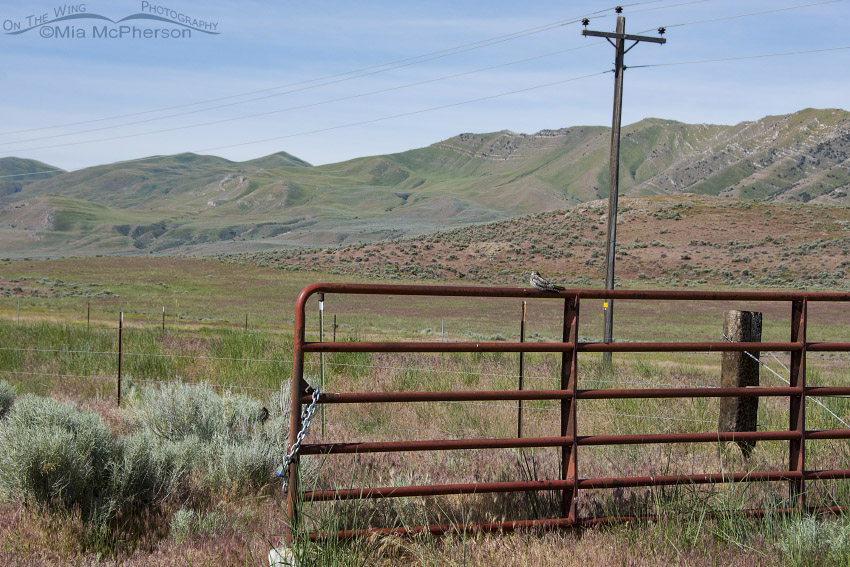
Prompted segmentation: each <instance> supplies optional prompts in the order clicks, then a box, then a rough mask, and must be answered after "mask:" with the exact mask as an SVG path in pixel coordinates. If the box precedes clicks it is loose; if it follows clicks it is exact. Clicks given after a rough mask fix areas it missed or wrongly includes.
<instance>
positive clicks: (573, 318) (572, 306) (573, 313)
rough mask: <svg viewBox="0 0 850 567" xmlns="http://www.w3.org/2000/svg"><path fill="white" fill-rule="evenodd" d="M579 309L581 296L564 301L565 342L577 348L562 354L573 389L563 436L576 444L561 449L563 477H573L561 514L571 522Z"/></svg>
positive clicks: (565, 378) (564, 409)
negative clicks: (568, 437)
mask: <svg viewBox="0 0 850 567" xmlns="http://www.w3.org/2000/svg"><path fill="white" fill-rule="evenodd" d="M578 308H579V296H577V295H576V296H574V297H568V298H566V299H565V300H564V335H563V337H564V338H563V341H564V342H565V343H566V342H570V343H572V344H573V345H574V346H573V349H572V350H571V351H569V352H564V353H563V354H562V355H561V389H562V390H569V391H570V393H572V397H571V398H569V399H566V400H561V437H565V436H570V437H572V440H573V441H572V443H571V444H569V445H564V446H563V447H562V448H561V480H571V481H572V482H573V485H572V487H570V488H566V489H564V490H563V492H562V493H561V517H562V518H568V519H569V520H570V522H571V523H575V522H577V520H578V518H577V517H576V503H577V500H578V486H577V481H578V454H577V453H578V431H577V428H576V425H577V423H576V422H577V419H576V412H577V409H578V408H577V404H578V400H577V399H576V393H577V391H578V350H577V349H576V348H575V345H576V344H577V343H578Z"/></svg>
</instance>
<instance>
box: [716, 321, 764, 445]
mask: <svg viewBox="0 0 850 567" xmlns="http://www.w3.org/2000/svg"><path fill="white" fill-rule="evenodd" d="M761 321H762V314H761V313H759V312H757V311H726V312H725V313H724V315H723V333H724V334H725V335H726V337H727V338H728V339H729V340H730V341H732V342H736V343H758V342H761ZM758 357H759V353H758V352H751V353H748V352H724V353H723V354H722V357H721V369H720V386H721V387H722V388H744V387H747V386H758V385H759V362H758ZM758 411H759V399H758V397H757V396H754V397H751V398H720V416H719V417H718V420H717V430H718V431H735V432H738V431H756V428H757V418H758ZM736 443H738V446H739V447H740V448H741V452H742V453H743V454H744V457H747V458H748V457H749V456H750V453H752V452H753V449H754V448H755V444H756V443H755V441H737V442H736Z"/></svg>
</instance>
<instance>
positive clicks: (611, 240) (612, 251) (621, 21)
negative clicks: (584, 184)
mask: <svg viewBox="0 0 850 567" xmlns="http://www.w3.org/2000/svg"><path fill="white" fill-rule="evenodd" d="M622 11H623V9H622V8H621V7H620V6H618V7H617V14H620V13H621V12H622ZM582 23H583V24H584V25H585V26H587V24H588V23H589V20H587V19H585V20H584V21H582ZM663 30H664V28H659V29H658V32H659V33H662V34H663V33H664V31H663ZM581 35H583V36H592V37H604V38H605V39H606V40H608V43H610V44H611V45H613V46H614V49H616V50H617V56H616V59H615V63H614V116H613V119H612V121H611V155H610V158H609V160H608V239H607V242H606V245H605V266H606V270H605V289H606V290H613V289H614V257H615V256H616V253H617V196H618V193H619V189H620V125H621V122H622V114H623V71H625V69H626V66H625V65H624V64H623V59H624V58H625V55H626V53H628V52H629V51H630V50H631V49H632V47H634V46H635V45H637V44H638V43H640V42H641V41H648V42H651V43H661V44H663V43H667V40H666V39H664V38H663V37H649V36H643V35H628V34H627V33H626V18H625V17H623V16H617V31H616V32H614V33H610V32H600V31H590V30H588V29H583V30H582V31H581ZM612 39H613V40H614V41H611V40H612ZM626 41H634V43H633V44H632V45H630V46H629V47H628V49H627V48H626V46H625V44H626ZM604 310H605V329H604V339H603V340H604V341H605V342H606V343H610V342H612V341H613V338H614V300H613V299H610V298H609V299H606V300H605V307H604ZM602 362H603V363H605V364H611V353H610V352H606V353H603V354H602Z"/></svg>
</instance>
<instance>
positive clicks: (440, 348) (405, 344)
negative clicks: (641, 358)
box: [303, 341, 803, 353]
mask: <svg viewBox="0 0 850 567" xmlns="http://www.w3.org/2000/svg"><path fill="white" fill-rule="evenodd" d="M303 348H304V351H305V352H433V353H440V352H571V351H572V350H573V348H575V349H576V350H577V351H578V352H741V351H747V352H760V351H777V352H799V351H801V350H803V345H802V344H801V343H781V342H774V343H730V342H728V341H727V342H688V343H685V342H668V343H648V342H633V343H578V345H577V346H576V345H574V344H573V343H558V342H551V343H508V342H457V343H436V342H421V341H382V342H340V343H320V342H308V343H304V345H303Z"/></svg>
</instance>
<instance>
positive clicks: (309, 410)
mask: <svg viewBox="0 0 850 567" xmlns="http://www.w3.org/2000/svg"><path fill="white" fill-rule="evenodd" d="M308 391H309V389H308ZM319 395H321V392H320V391H319V389H318V388H316V389H315V390H313V399H312V401H311V402H310V405H309V406H307V407H306V408H303V409H302V410H301V431H299V432H298V435H296V436H295V442H294V443H293V444H292V446H291V447H290V448H289V453H287V454H286V455H285V456H284V457H283V464H282V465H281V466H280V468H279V469H277V472H276V473H275V474H276V475H277V476H278V477H280V478H282V479H283V492H284V493H286V492H287V491H288V490H289V486H288V485H289V470H288V469H289V465H290V463H292V461H293V460H294V459H295V455H297V454H298V451H299V449H301V444H302V443H303V442H304V438H305V437H306V436H307V430H308V429H310V423H311V422H312V421H313V416H314V415H315V414H316V410H317V409H319Z"/></svg>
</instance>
